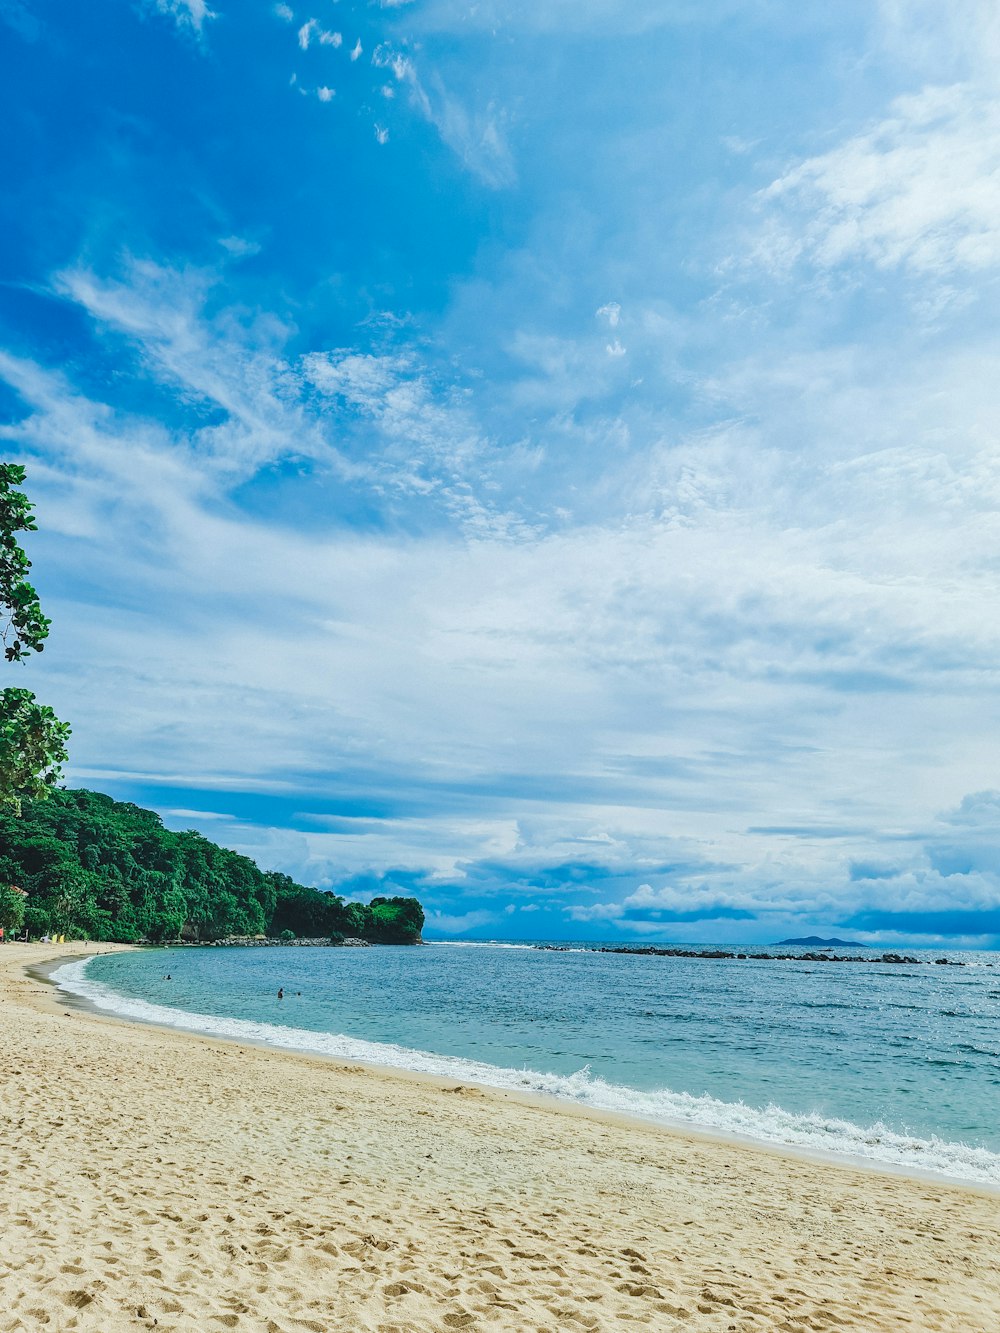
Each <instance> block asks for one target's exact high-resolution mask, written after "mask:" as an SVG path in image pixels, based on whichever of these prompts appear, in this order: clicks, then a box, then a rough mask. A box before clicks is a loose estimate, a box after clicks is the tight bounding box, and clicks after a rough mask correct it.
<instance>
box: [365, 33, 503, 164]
mask: <svg viewBox="0 0 1000 1333" xmlns="http://www.w3.org/2000/svg"><path fill="white" fill-rule="evenodd" d="M372 64H373V65H374V66H375V67H376V68H377V69H391V70H392V72H393V75H394V76H395V78H396V80H397V81H398V82H399V83H401V84H405V85H406V87H407V88H408V89H409V92H410V102H411V104H412V106H413V107H414V108H415V109H416V110H417V111H418V112H419V113H420V114H421V115H422V116H423V117H424V118H425V120H427V121H429V122H430V123H431V124H432V125H433V126H434V127H435V128H436V130H437V131H438V133H439V134H440V136H441V138H442V140H443V141H444V143H446V144H447V145H448V147H449V148H450V149H451V150H452V151H453V152H454V153H455V154H456V156H457V157H458V158H459V159H460V160H461V161H462V163H463V164H464V166H465V167H466V168H467V169H468V170H469V171H471V172H472V173H473V174H474V175H475V176H477V177H478V178H479V179H480V180H481V181H483V183H484V184H486V185H489V186H490V187H491V188H493V189H500V188H502V187H505V186H509V185H512V184H513V183H514V181H515V180H516V176H517V173H516V170H515V167H514V159H513V156H512V154H511V151H510V146H509V144H508V143H507V139H506V136H505V133H504V120H505V112H504V110H503V109H502V108H501V107H500V106H499V105H498V104H497V103H495V102H489V103H488V104H487V105H486V106H485V107H482V108H480V109H478V110H470V108H469V107H468V106H467V105H466V104H465V102H464V101H462V100H461V99H459V98H458V97H456V96H454V95H453V94H452V93H450V92H449V91H448V90H447V88H446V87H445V85H444V83H443V81H442V79H441V77H440V75H438V74H435V75H433V76H432V78H431V80H430V81H429V83H427V84H425V83H424V82H422V81H421V79H420V77H419V75H418V73H417V69H416V66H415V64H414V63H413V61H412V59H411V58H410V57H409V56H408V55H405V54H404V53H403V52H401V51H399V50H397V49H396V48H395V47H394V46H393V45H392V44H391V43H382V44H381V45H380V46H378V47H376V49H375V51H374V53H373V55H372ZM380 142H381V140H380Z"/></svg>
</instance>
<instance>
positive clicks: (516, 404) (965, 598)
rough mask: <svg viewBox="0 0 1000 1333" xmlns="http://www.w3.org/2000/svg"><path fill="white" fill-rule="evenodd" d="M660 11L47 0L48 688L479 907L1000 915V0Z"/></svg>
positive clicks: (33, 273) (39, 359) (143, 771)
mask: <svg viewBox="0 0 1000 1333" xmlns="http://www.w3.org/2000/svg"><path fill="white" fill-rule="evenodd" d="M619 9H620V7H617V9H616V7H615V6H612V5H609V4H607V3H605V2H604V0H583V2H582V3H578V4H574V5H569V4H567V3H564V0H541V2H540V3H536V4H534V5H531V6H525V5H521V4H515V3H510V4H502V5H501V4H494V5H480V6H476V7H474V9H470V7H469V6H467V5H459V4H457V3H453V0H412V3H407V4H393V5H389V4H383V5H382V6H380V7H373V6H369V5H362V4H360V3H359V4H352V3H347V0H344V2H343V3H341V4H340V5H339V6H338V7H337V10H336V15H335V17H336V23H334V22H333V19H332V18H331V16H330V13H328V12H327V11H326V10H323V11H320V9H319V8H318V7H315V6H313V7H310V6H306V7H305V8H301V7H299V6H298V5H297V4H287V5H286V4H282V5H278V6H275V5H273V4H252V5H249V6H243V7H236V6H230V5H226V4H224V3H223V0H218V3H217V4H215V5H214V6H213V7H212V8H211V9H210V8H209V7H208V6H206V5H205V4H204V3H202V2H201V0H170V2H169V3H167V0H156V3H150V4H147V5H145V6H143V7H141V8H139V9H135V8H130V7H128V6H122V7H120V8H118V9H116V10H115V12H114V13H113V14H112V13H110V12H108V13H104V14H98V15H93V14H90V15H87V16H84V15H82V14H80V13H79V12H78V11H77V10H76V9H75V8H74V7H72V6H69V5H65V4H59V5H56V6H54V7H53V6H49V7H47V9H46V10H45V12H44V13H43V12H42V10H41V7H39V6H35V5H32V4H31V3H29V0H18V3H17V4H8V5H7V6H6V8H2V9H0V19H3V20H4V21H5V22H6V25H7V32H8V38H9V40H8V49H9V51H10V52H11V54H10V57H9V65H10V68H9V71H8V73H9V77H8V79H7V80H6V82H5V86H4V88H3V91H2V92H0V96H2V97H3V98H4V99H5V103H6V105H5V114H6V116H7V121H8V124H9V125H10V126H11V127H12V135H11V143H12V149H11V153H10V164H9V167H8V177H9V179H10V180H11V182H12V188H11V190H10V191H9V193H8V197H7V199H6V200H5V201H4V202H3V203H0V208H2V209H3V210H4V222H5V226H6V233H7V234H8V235H9V236H10V237H11V243H10V246H9V249H8V253H7V256H6V272H5V275H4V285H3V291H4V301H3V303H2V307H0V437H2V440H3V446H2V447H3V452H4V455H5V456H9V457H11V458H16V459H17V460H18V461H22V462H24V463H25V464H26V466H27V467H28V470H29V490H30V493H31V496H32V498H33V500H34V501H35V503H36V507H37V510H38V518H39V524H40V530H39V532H38V533H37V534H35V535H33V536H32V538H31V541H30V554H31V556H32V558H33V560H34V562H35V568H34V574H35V576H36V582H37V584H38V587H39V590H40V592H41V594H42V598H43V604H44V605H45V608H46V611H47V614H49V615H50V616H52V618H53V622H54V628H53V633H52V636H51V639H50V643H49V647H48V648H47V650H46V653H45V655H44V657H43V658H41V659H38V660H37V661H35V662H32V663H31V664H30V666H28V667H26V668H25V669H24V670H23V671H20V672H19V673H18V677H19V679H18V683H21V682H22V681H23V683H24V684H26V685H27V686H29V687H30V688H33V689H35V690H36V691H37V692H38V693H39V694H40V695H42V696H44V697H45V698H46V700H47V701H49V702H51V703H52V704H53V705H54V706H55V707H56V708H57V711H58V712H59V713H60V715H61V716H65V717H66V718H67V719H68V720H70V721H71V722H72V724H73V728H74V735H73V747H72V757H73V766H72V769H71V771H70V773H69V779H70V781H71V782H72V783H74V784H78V785H92V786H95V787H97V788H99V789H101V790H105V791H108V792H109V793H110V794H111V795H114V796H117V797H120V798H123V799H129V800H135V801H140V802H142V803H146V804H151V805H153V806H154V808H156V809H158V810H160V811H161V813H163V815H164V818H165V819H166V820H167V821H168V822H169V823H170V824H171V825H172V826H173V827H187V826H193V827H201V828H203V829H204V831H205V833H206V835H207V836H209V837H211V838H213V839H215V840H217V841H222V842H225V843H226V844H227V845H230V846H233V847H236V848H237V849H238V850H240V851H245V852H247V853H248V854H250V855H252V856H254V858H255V859H257V860H258V861H259V862H260V864H262V865H264V866H266V867H269V868H277V869H282V870H286V871H287V872H288V873H290V874H293V875H295V876H297V877H299V878H301V879H304V880H306V881H307V882H312V883H317V884H320V885H321V886H323V887H329V888H332V889H336V890H337V891H338V892H342V893H345V894H348V895H351V896H359V897H366V896H370V895H371V894H372V893H375V892H407V893H410V892H415V893H417V894H418V895H419V896H420V897H421V899H422V901H424V903H425V905H426V906H427V908H428V917H429V932H428V933H435V934H439V935H445V936H455V935H463V934H464V935H473V936H479V937H487V938H491V937H522V938H548V937H559V938H588V939H612V938H621V939H627V940H649V939H676V940H681V941H685V940H690V941H711V940H733V939H745V940H748V941H751V940H776V939H778V938H781V937H782V936H785V935H791V934H804V933H814V931H815V932H816V933H827V932H829V933H846V932H848V931H849V932H850V933H851V936H852V937H853V938H859V939H865V940H869V941H871V942H873V943H878V942H884V943H886V944H895V943H900V942H905V941H913V942H919V941H924V942H926V943H928V944H934V945H937V944H939V943H950V944H966V945H984V946H985V945H992V944H995V943H998V942H1000V768H998V761H997V754H998V752H1000V747H998V739H1000V695H998V683H1000V677H998V668H997V663H998V661H1000V615H998V614H997V609H998V608H997V601H998V593H997V580H996V571H997V569H998V567H1000V517H998V514H1000V452H998V450H997V447H996V445H997V441H996V435H997V421H998V419H1000V411H998V409H1000V390H998V389H997V388H996V387H995V381H996V376H995V374H994V373H992V366H993V362H994V360H995V350H996V343H997V341H998V330H997V328H996V317H995V314H994V311H995V306H996V302H995V287H996V283H997V279H998V276H1000V223H998V218H1000V209H998V206H997V205H998V203H1000V200H998V198H997V185H996V181H997V179H998V178H1000V175H998V168H1000V121H998V120H997V116H996V112H995V104H996V97H995V94H996V86H995V85H996V78H997V76H996V68H997V66H996V63H995V61H993V60H992V59H990V53H991V52H1000V26H998V24H997V21H996V19H995V17H994V13H993V10H992V8H991V7H989V6H987V5H986V4H982V5H980V4H978V3H972V4H970V5H968V6H966V7H964V8H963V9H962V11H961V12H960V13H955V14H952V13H945V12H941V11H940V9H939V7H936V6H931V5H929V4H927V3H924V2H923V0H884V2H883V3H881V4H878V5H870V4H861V3H860V0H859V2H858V3H849V4H847V5H845V6H842V7H840V8H839V9H838V10H837V11H836V13H832V12H831V13H823V14H820V13H816V14H808V13H806V14H803V13H802V12H801V7H796V6H793V5H791V4H790V3H784V2H783V0H779V3H770V2H769V3H763V2H762V3H760V4H750V5H740V6H733V5H731V4H729V3H727V0H718V2H717V3H713V4H707V5H697V6H696V5H692V4H688V3H686V0H676V2H674V3H658V4H655V5H654V4H648V5H647V4H637V5H634V6H631V7H629V13H628V16H627V20H626V19H625V18H623V17H622V16H621V14H620V13H619V12H618V10H619ZM95 26H96V28H97V31H94V28H95ZM11 670H12V671H13V668H12V669H11Z"/></svg>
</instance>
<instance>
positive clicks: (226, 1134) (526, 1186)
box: [0, 945, 1000, 1333]
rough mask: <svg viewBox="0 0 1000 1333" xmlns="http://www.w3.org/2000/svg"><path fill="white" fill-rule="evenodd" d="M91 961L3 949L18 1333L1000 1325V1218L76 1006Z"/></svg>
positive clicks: (557, 1111) (597, 1121)
mask: <svg viewBox="0 0 1000 1333" xmlns="http://www.w3.org/2000/svg"><path fill="white" fill-rule="evenodd" d="M108 947H112V948H113V947H114V946H101V948H102V949H103V948H108ZM79 952H80V946H79V945H75V946H69V945H67V946H63V948H62V949H61V950H60V949H59V948H57V947H56V946H42V945H7V946H4V947H3V948H2V949H0V1003H2V1006H3V1008H2V1013H3V1027H2V1030H3V1052H2V1080H0V1096H2V1101H0V1331H2V1333H6V1331H7V1330H15V1329H18V1330H19V1329H38V1328H47V1329H52V1330H62V1329H67V1330H68V1329H80V1330H95V1333H96V1331H100V1333H113V1331H114V1330H118V1329H146V1328H158V1329H162V1330H169V1329H183V1330H198V1331H199V1333H205V1331H206V1330H211V1329H226V1328H232V1329H242V1330H247V1333H251V1331H252V1333H257V1331H258V1330H259V1331H260V1333H264V1330H267V1333H286V1331H287V1333H293V1330H315V1333H328V1330H334V1329H343V1330H352V1331H354V1330H356V1331H358V1333H360V1331H361V1330H369V1329H371V1330H380V1331H381V1333H394V1331H398V1333H402V1331H403V1330H449V1329H461V1328H469V1329H474V1328H479V1327H483V1328H485V1327H487V1326H489V1327H494V1328H504V1329H519V1330H543V1329H544V1330H567V1329H569V1330H572V1329H613V1328H619V1327H622V1328H624V1327H629V1326H642V1327H646V1328H652V1329H663V1330H672V1329H698V1330H705V1331H706V1333H708V1331H709V1330H711V1331H714V1330H737V1331H739V1333H742V1331H743V1330H751V1329H752V1330H776V1329H787V1330H806V1329H810V1330H813V1329H814V1330H824V1329H829V1330H833V1329H844V1328H849V1329H862V1330H869V1331H870V1330H882V1329H887V1330H888V1329H949V1330H950V1329H954V1330H963V1331H966V1333H967V1331H971V1330H983V1331H984V1333H992V1331H993V1330H996V1329H998V1328H1000V1195H997V1194H991V1193H989V1192H987V1191H985V1190H983V1191H979V1190H973V1189H967V1188H961V1187H957V1186H952V1185H948V1184H944V1183H938V1182H934V1181H926V1180H918V1179H910V1178H906V1177H903V1176H897V1175H890V1174H882V1173H879V1172H876V1171H871V1170H861V1169H853V1168H849V1167H841V1166H839V1165H828V1164H825V1163H816V1162H812V1161H809V1160H806V1159H800V1158H796V1157H794V1156H791V1155H787V1156H786V1155H783V1154H781V1153H777V1152H769V1151H765V1150H763V1149H757V1148H754V1147H750V1146H746V1145H743V1144H731V1143H724V1142H716V1141H710V1140H707V1139H700V1138H697V1137H694V1136H689V1135H684V1134H680V1133H674V1132H670V1131H667V1130H664V1129H661V1128H658V1127H655V1126H645V1125H641V1124H632V1123H628V1122H624V1121H621V1120H618V1119H615V1118H613V1117H601V1116H598V1115H596V1114H590V1113H584V1112H577V1111H576V1110H574V1109H573V1108H565V1109H564V1108H562V1107H560V1106H559V1105H552V1104H546V1103H541V1102H538V1103H534V1102H531V1101H529V1100H527V1099H521V1098H517V1097H515V1096H512V1095H509V1096H505V1095H504V1094H502V1093H499V1092H486V1091H481V1090H479V1089H475V1088H471V1087H466V1086H455V1085H454V1084H440V1083H435V1082H433V1081H431V1080H427V1079H419V1078H408V1077H401V1076H399V1075H395V1074H386V1073H382V1072H381V1071H377V1070H371V1069H362V1068H359V1067H344V1066H341V1065H337V1064H335V1063H333V1062H330V1061H327V1060H320V1059H316V1058H311V1057H308V1056H302V1055H294V1054H284V1053H277V1052H272V1051H267V1050H263V1049H260V1048H255V1047H250V1046H239V1045H235V1044H232V1043H227V1042H223V1041H217V1040H208V1039H205V1038H201V1037H197V1036H190V1035H186V1034H183V1033H178V1032H173V1031H161V1030H159V1029H156V1028H152V1027H146V1026H140V1025H133V1024H126V1023H123V1022H117V1021H114V1020H110V1019H105V1018H102V1017H98V1016H96V1015H92V1014H88V1013H83V1012H80V1011H77V1010H70V1009H68V1007H67V1006H66V1005H64V1004H61V1003H59V997H58V995H57V993H56V992H55V991H54V990H53V989H52V988H51V987H49V986H46V985H45V984H43V983H41V982H39V981H38V980H36V979H34V978H32V977H30V976H28V975H26V974H25V971H24V969H25V967H26V966H28V965H32V964H40V963H42V962H44V961H45V960H47V959H51V958H54V957H57V956H58V955H59V954H60V953H62V954H65V955H66V956H69V955H72V954H78V953H79Z"/></svg>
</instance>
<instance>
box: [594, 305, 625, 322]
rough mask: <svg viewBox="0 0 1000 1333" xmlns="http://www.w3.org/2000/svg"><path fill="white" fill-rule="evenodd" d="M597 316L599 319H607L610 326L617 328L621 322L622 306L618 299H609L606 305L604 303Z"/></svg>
mask: <svg viewBox="0 0 1000 1333" xmlns="http://www.w3.org/2000/svg"><path fill="white" fill-rule="evenodd" d="M596 317H597V318H598V319H606V320H607V322H608V327H609V328H612V329H616V328H617V327H618V325H619V324H620V323H621V318H622V308H621V306H620V305H619V304H618V302H617V301H608V303H607V304H606V305H602V306H601V307H600V309H599V310H598V311H597V312H596Z"/></svg>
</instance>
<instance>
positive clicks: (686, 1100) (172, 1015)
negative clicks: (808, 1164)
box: [52, 958, 1000, 1186]
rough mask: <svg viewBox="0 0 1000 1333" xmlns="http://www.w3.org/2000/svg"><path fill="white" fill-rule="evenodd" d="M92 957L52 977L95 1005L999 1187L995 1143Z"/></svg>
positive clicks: (263, 1041) (202, 1029) (171, 1023)
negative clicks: (258, 1007)
mask: <svg viewBox="0 0 1000 1333" xmlns="http://www.w3.org/2000/svg"><path fill="white" fill-rule="evenodd" d="M90 962H91V959H89V958H86V959H83V960H81V961H78V962H73V963H66V964H64V965H63V966H62V967H60V968H57V969H56V971H54V972H53V973H52V980H53V981H54V982H55V983H56V984H57V985H58V986H60V987H61V988H62V989H63V990H64V991H67V992H69V993H70V994H72V995H76V996H79V997H80V998H81V999H84V1000H86V1001H88V1002H89V1003H90V1004H92V1005H93V1006H94V1007H95V1008H97V1009H102V1010H105V1011H106V1012H108V1013H113V1014H116V1015H118V1016H119V1017H123V1018H134V1019H139V1020H140V1021H142V1022H147V1023H155V1024H157V1025H159V1026H161V1027H176V1028H183V1029H185V1030H187V1031H194V1032H204V1033H208V1034H211V1035H213V1036H219V1037H227V1038H230V1039H233V1040H238V1041H250V1042H257V1043H261V1044H263V1045H266V1046H275V1047H279V1048H282V1049H285V1050H292V1051H303V1052H308V1053H309V1054H316V1055H326V1056H331V1057H333V1058H335V1059H339V1060H347V1061H355V1060H360V1061H363V1062H364V1063H366V1064H369V1065H378V1066H382V1067H384V1068H388V1069H402V1070H409V1071H412V1072H416V1073H423V1074H430V1075H433V1076H435V1077H438V1078H445V1079H455V1080H458V1081H461V1082H463V1083H479V1084H482V1085H483V1086H484V1087H490V1088H501V1089H504V1090H507V1091H513V1092H524V1093H540V1094H543V1095H547V1096H550V1097H557V1098H560V1099H562V1100H563V1101H570V1102H575V1103H576V1104H577V1105H580V1106H587V1107H591V1108H593V1109H594V1110H599V1111H614V1112H618V1113H620V1114H624V1115H629V1116H633V1117H637V1118H638V1119H641V1120H649V1121H654V1122H656V1123H658V1124H664V1125H669V1126H672V1127H674V1128H687V1129H693V1130H708V1131H713V1132H716V1133H721V1134H725V1135H729V1136H737V1137H739V1138H747V1139H754V1140H757V1141H758V1142H763V1143H769V1144H778V1145H782V1146H785V1147H793V1148H799V1149H804V1150H806V1151H810V1152H819V1153H822V1154H824V1155H830V1154H833V1155H836V1156H839V1157H845V1156H846V1157H850V1158H854V1159H860V1160H864V1161H867V1162H871V1163H875V1164H880V1165H883V1166H884V1165H890V1166H894V1167H899V1168H902V1169H904V1170H907V1171H916V1172H920V1173H925V1172H931V1173H933V1174H935V1175H942V1176H948V1177H950V1178H952V1179H954V1180H962V1181H969V1182H974V1183H977V1184H987V1185H994V1186H1000V1154H998V1153H994V1152H991V1151H989V1149H987V1148H979V1147H975V1146H972V1145H969V1144H964V1143H953V1142H949V1141H948V1140H945V1139H940V1138H938V1137H937V1136H936V1135H933V1136H931V1137H930V1138H928V1139H921V1138H917V1137H915V1136H912V1135H908V1134H902V1133H899V1132H898V1131H897V1130H893V1129H890V1128H889V1127H888V1126H887V1125H884V1124H882V1123H881V1122H877V1123H875V1124H873V1125H869V1126H867V1127H865V1126H862V1125H856V1124H853V1123H852V1122H851V1121H849V1120H839V1119H835V1118H832V1117H828V1116H824V1115H822V1114H820V1113H819V1112H812V1113H810V1114H807V1115H802V1114H798V1113H796V1112H793V1111H786V1110H785V1109H784V1108H783V1107H780V1106H775V1105H773V1104H771V1105H769V1106H766V1107H763V1108H761V1107H755V1106H747V1105H746V1104H745V1103H744V1102H742V1101H740V1102H724V1101H720V1100H718V1099H717V1098H715V1097H710V1096H708V1095H707V1094H703V1095H701V1096H694V1095H692V1094H691V1093H687V1092H673V1091H672V1090H671V1089H669V1088H658V1089H655V1090H653V1091H650V1092H644V1091H641V1090H640V1089H638V1088H630V1087H625V1086H622V1085H619V1084H615V1083H608V1082H606V1081H605V1080H604V1079H602V1078H595V1077H594V1076H593V1075H592V1074H591V1073H590V1070H589V1069H588V1068H587V1067H584V1068H583V1069H581V1070H579V1071H578V1072H577V1073H575V1074H569V1075H564V1074H546V1073H541V1072H539V1071H537V1070H532V1069H527V1068H525V1069H510V1068H503V1067H501V1066H499V1065H490V1064H485V1063H483V1062H482V1061H479V1060H467V1059H464V1058H462V1057H460V1056H450V1055H436V1054H433V1053H432V1052H430V1051H419V1050H411V1049H409V1048H408V1047H405V1046H399V1045H396V1044H394V1043H389V1042H373V1041H363V1040H361V1039H360V1038H357V1037H349V1036H346V1035H344V1034H342V1033H327V1032H310V1031H307V1030H306V1029H303V1028H293V1027H285V1026H283V1025H282V1024H278V1023H258V1022H255V1021H253V1020H250V1019H242V1018H220V1017H218V1016H216V1015H214V1014H199V1013H194V1012H190V1011H188V1010H184V1009H172V1008H169V1007H168V1006H166V1005H160V1004H151V1003H150V1002H149V1001H148V1000H141V999H137V998H134V997H132V996H128V995H123V994H121V993H120V992H119V991H115V990H113V989H112V988H111V987H110V986H107V985H105V984H104V983H103V982H100V981H94V980H92V979H91V978H89V977H88V976H87V967H88V964H89V963H90Z"/></svg>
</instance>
